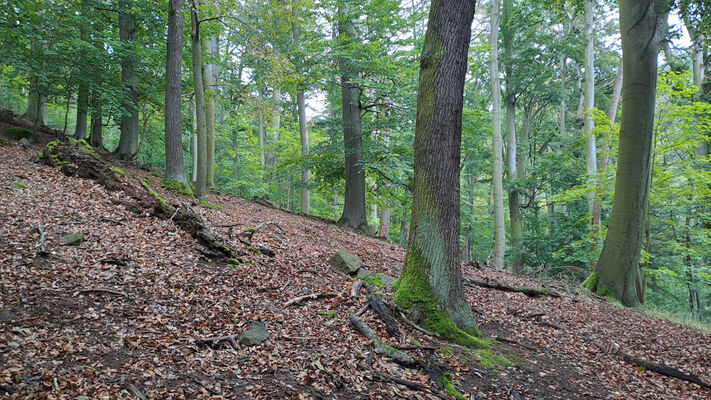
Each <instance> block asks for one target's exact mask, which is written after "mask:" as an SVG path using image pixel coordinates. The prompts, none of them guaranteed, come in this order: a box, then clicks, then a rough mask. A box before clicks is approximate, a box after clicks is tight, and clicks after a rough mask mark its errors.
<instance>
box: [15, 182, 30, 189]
mask: <svg viewBox="0 0 711 400" xmlns="http://www.w3.org/2000/svg"><path fill="white" fill-rule="evenodd" d="M14 185H15V187H17V188H18V189H27V185H25V184H24V183H22V182H15V183H14Z"/></svg>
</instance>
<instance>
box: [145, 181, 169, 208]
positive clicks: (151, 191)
mask: <svg viewBox="0 0 711 400" xmlns="http://www.w3.org/2000/svg"><path fill="white" fill-rule="evenodd" d="M141 185H142V186H143V187H144V188H146V190H147V191H148V193H149V194H150V195H151V196H153V197H155V199H156V200H158V202H159V203H160V204H161V205H162V206H163V207H166V208H168V207H169V206H168V203H167V202H166V201H165V200H163V198H162V197H160V195H159V194H158V193H156V192H155V191H154V190H153V189H151V187H150V186H148V184H147V183H146V181H141Z"/></svg>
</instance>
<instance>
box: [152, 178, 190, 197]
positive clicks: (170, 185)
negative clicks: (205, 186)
mask: <svg viewBox="0 0 711 400" xmlns="http://www.w3.org/2000/svg"><path fill="white" fill-rule="evenodd" d="M160 187H162V188H164V189H168V190H170V191H171V192H173V193H177V194H179V195H181V196H191V197H192V196H193V190H192V188H190V186H188V185H186V184H184V183H182V182H178V181H176V180H173V179H163V181H162V182H161V183H160Z"/></svg>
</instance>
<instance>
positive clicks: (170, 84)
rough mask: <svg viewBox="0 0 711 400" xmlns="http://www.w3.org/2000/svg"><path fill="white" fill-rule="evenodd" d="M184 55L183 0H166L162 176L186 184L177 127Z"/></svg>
mask: <svg viewBox="0 0 711 400" xmlns="http://www.w3.org/2000/svg"><path fill="white" fill-rule="evenodd" d="M182 57H183V0H169V2H168V50H167V57H166V62H165V179H167V180H173V181H176V182H180V183H182V184H184V185H186V186H187V184H188V182H187V180H186V179H185V167H184V166H183V140H182V130H181V127H180V110H181V107H180V76H181V63H182Z"/></svg>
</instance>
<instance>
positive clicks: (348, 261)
mask: <svg viewBox="0 0 711 400" xmlns="http://www.w3.org/2000/svg"><path fill="white" fill-rule="evenodd" d="M328 263H329V264H331V265H333V267H334V268H337V269H339V270H340V271H342V272H345V273H346V274H350V275H353V274H355V273H356V272H357V271H358V269H359V268H360V265H361V263H360V260H359V259H358V257H356V256H354V255H353V254H351V253H349V252H347V251H345V250H338V251H337V252H336V254H334V255H333V257H331V259H330V260H328Z"/></svg>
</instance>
